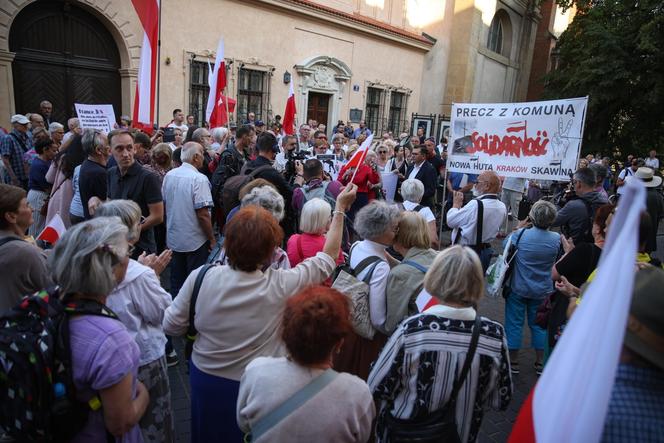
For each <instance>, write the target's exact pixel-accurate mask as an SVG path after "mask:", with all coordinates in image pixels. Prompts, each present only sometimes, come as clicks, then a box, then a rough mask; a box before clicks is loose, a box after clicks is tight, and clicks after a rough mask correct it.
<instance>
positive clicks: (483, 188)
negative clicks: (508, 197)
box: [477, 171, 500, 194]
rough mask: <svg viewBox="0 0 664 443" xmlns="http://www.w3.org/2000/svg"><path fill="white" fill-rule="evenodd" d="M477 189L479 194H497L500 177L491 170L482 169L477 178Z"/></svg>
mask: <svg viewBox="0 0 664 443" xmlns="http://www.w3.org/2000/svg"><path fill="white" fill-rule="evenodd" d="M477 190H478V191H480V193H481V194H498V192H500V178H499V177H498V174H496V173H495V172H493V171H484V172H482V173H481V174H480V176H479V177H478V178H477Z"/></svg>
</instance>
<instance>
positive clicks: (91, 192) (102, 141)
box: [70, 129, 111, 220]
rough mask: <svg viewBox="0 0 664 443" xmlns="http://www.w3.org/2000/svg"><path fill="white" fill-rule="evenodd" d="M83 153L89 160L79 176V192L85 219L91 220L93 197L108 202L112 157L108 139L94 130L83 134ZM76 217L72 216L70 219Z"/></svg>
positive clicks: (85, 162)
mask: <svg viewBox="0 0 664 443" xmlns="http://www.w3.org/2000/svg"><path fill="white" fill-rule="evenodd" d="M81 143H82V144H83V151H84V152H85V153H86V154H87V156H88V158H87V159H86V160H85V161H84V162H83V163H82V164H81V171H80V172H79V176H78V192H79V194H80V195H81V204H82V205H83V218H84V219H85V220H90V219H91V218H92V215H91V214H90V210H89V208H88V202H89V201H90V199H91V198H92V197H97V198H98V199H99V200H102V201H103V200H106V197H107V192H106V180H107V177H106V164H107V163H108V157H109V156H110V152H111V151H110V147H109V146H108V139H107V138H106V136H105V135H104V134H102V133H101V132H99V131H95V130H92V129H86V130H85V131H84V132H83V139H82V140H81ZM71 217H74V216H71V215H70V218H71Z"/></svg>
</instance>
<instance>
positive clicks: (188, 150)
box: [180, 142, 204, 163]
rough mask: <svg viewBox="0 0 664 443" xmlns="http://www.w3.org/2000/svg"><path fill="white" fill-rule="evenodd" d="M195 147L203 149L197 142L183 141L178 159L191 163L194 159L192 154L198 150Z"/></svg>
mask: <svg viewBox="0 0 664 443" xmlns="http://www.w3.org/2000/svg"><path fill="white" fill-rule="evenodd" d="M196 148H201V149H204V148H203V146H201V144H200V143H198V142H187V143H185V144H184V146H183V147H182V151H181V152H180V161H181V162H182V163H191V162H192V161H193V160H194V155H196V152H198V150H197V149H196Z"/></svg>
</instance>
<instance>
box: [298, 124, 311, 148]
mask: <svg viewBox="0 0 664 443" xmlns="http://www.w3.org/2000/svg"><path fill="white" fill-rule="evenodd" d="M299 132H300V136H299V137H298V139H297V147H298V149H297V150H298V151H305V152H306V151H309V147H310V146H311V145H310V144H309V136H310V135H311V126H309V125H307V124H304V125H300V131H299Z"/></svg>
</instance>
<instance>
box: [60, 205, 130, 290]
mask: <svg viewBox="0 0 664 443" xmlns="http://www.w3.org/2000/svg"><path fill="white" fill-rule="evenodd" d="M126 253H127V227H126V226H125V225H124V224H123V223H122V221H121V220H120V219H119V218H118V217H99V218H94V219H92V220H88V221H86V222H83V223H79V224H77V225H75V226H72V227H71V228H69V229H67V232H65V234H64V235H63V236H62V237H61V238H60V240H59V241H58V243H57V244H56V245H55V248H54V249H53V253H52V254H51V255H50V256H49V267H50V269H51V271H52V273H53V277H54V278H55V281H56V283H57V284H58V285H59V286H60V289H61V291H62V293H63V294H66V293H71V292H77V293H80V294H86V295H88V296H97V297H104V296H106V295H108V294H110V292H111V291H112V290H113V288H114V287H115V285H116V284H117V282H116V280H115V275H114V274H113V266H115V265H117V264H119V263H120V262H121V261H122V260H123V259H124V257H125V256H126Z"/></svg>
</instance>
